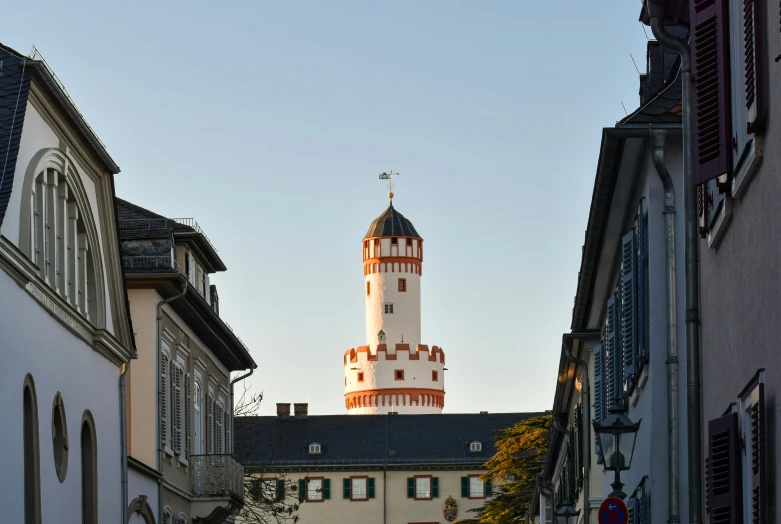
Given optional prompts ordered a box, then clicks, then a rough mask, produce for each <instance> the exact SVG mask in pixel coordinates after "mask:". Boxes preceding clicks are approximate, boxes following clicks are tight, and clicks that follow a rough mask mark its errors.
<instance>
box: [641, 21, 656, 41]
mask: <svg viewBox="0 0 781 524" xmlns="http://www.w3.org/2000/svg"><path fill="white" fill-rule="evenodd" d="M640 27H642V28H643V33H645V38H646V40H653V38H648V33H646V32H645V24H644V23H642V22H640Z"/></svg>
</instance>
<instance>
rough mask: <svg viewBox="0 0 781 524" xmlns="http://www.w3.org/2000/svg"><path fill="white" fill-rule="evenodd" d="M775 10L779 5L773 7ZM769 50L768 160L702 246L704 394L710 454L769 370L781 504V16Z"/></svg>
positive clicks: (772, 518) (775, 493) (773, 515)
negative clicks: (731, 410) (719, 431)
mask: <svg viewBox="0 0 781 524" xmlns="http://www.w3.org/2000/svg"><path fill="white" fill-rule="evenodd" d="M766 5H767V9H768V10H769V11H768V12H769V13H773V12H776V9H777V4H774V3H773V2H770V1H767V2H766ZM766 22H767V28H766V31H765V34H766V35H768V36H770V38H768V42H769V49H768V50H767V52H766V53H765V55H764V56H765V59H766V63H765V64H764V69H765V71H766V74H767V75H768V83H769V86H776V87H775V88H768V89H766V90H765V93H766V94H767V95H768V107H769V112H768V115H767V119H766V122H767V125H766V131H765V136H764V151H763V158H762V163H761V165H760V166H759V169H758V171H757V173H756V174H755V175H754V177H753V178H752V179H751V180H750V181H749V182H747V183H746V182H744V183H743V184H742V187H741V188H740V191H739V193H738V194H737V196H736V198H735V199H734V200H733V202H732V204H733V206H732V220H731V223H730V224H729V226H728V228H727V229H726V231H725V232H724V235H723V237H722V240H721V243H720V244H719V245H718V247H717V248H715V249H714V248H709V247H708V245H707V243H706V242H705V241H701V242H700V297H701V298H700V319H701V323H700V324H701V354H702V395H703V406H702V407H703V409H702V412H703V451H704V453H703V456H705V455H707V454H708V443H707V423H708V420H710V419H713V418H717V417H719V416H721V415H722V414H723V413H724V411H725V410H726V409H727V408H728V407H729V405H730V403H731V402H734V401H735V400H736V398H737V395H738V394H739V393H740V391H741V390H742V389H743V387H744V386H745V385H746V384H747V383H748V382H749V380H750V379H751V378H752V377H753V375H754V374H755V373H756V372H757V370H758V369H759V368H765V376H766V382H765V399H766V403H765V407H766V410H767V423H768V426H767V428H766V432H767V438H768V441H767V445H768V450H769V460H770V464H769V467H768V470H767V471H768V481H769V484H770V485H771V486H775V488H774V489H772V490H771V493H769V499H770V500H771V501H773V500H776V501H778V500H781V499H779V497H781V468H780V467H779V461H780V460H781V450H780V448H779V446H778V439H777V437H776V435H777V434H778V423H777V420H778V415H779V407H778V404H779V402H778V396H779V377H781V363H780V362H779V358H778V348H777V346H778V324H779V318H778V316H779V313H778V312H779V297H781V271H779V268H778V262H779V260H781V243H779V241H778V238H779V236H778V226H779V224H781V208H780V207H779V205H778V197H779V195H781V177H779V171H780V170H781V149H780V148H779V147H778V143H779V138H781V128H780V127H779V122H781V104H779V91H778V89H777V86H779V85H781V71H780V70H779V68H778V67H777V64H775V63H774V62H773V60H772V57H775V56H776V55H777V54H778V43H777V42H778V39H777V37H775V36H773V35H777V34H778V25H777V23H778V19H777V18H775V17H772V16H768V17H767V18H766ZM769 509H770V513H769V514H768V517H767V520H768V522H777V521H778V514H779V513H778V509H777V504H772V503H771V504H770V506H769Z"/></svg>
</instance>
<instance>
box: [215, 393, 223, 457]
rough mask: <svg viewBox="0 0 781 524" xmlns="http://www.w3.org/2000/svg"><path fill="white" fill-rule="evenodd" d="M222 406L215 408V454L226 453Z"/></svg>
mask: <svg viewBox="0 0 781 524" xmlns="http://www.w3.org/2000/svg"><path fill="white" fill-rule="evenodd" d="M222 412H223V409H222V406H219V405H217V406H215V408H214V448H215V449H214V452H215V453H220V454H221V453H224V452H225V447H224V444H225V441H224V440H223V438H224V435H223V427H222V416H223V415H222Z"/></svg>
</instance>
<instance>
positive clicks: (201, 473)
mask: <svg viewBox="0 0 781 524" xmlns="http://www.w3.org/2000/svg"><path fill="white" fill-rule="evenodd" d="M190 467H191V469H190V471H191V474H190V479H191V481H192V493H193V495H195V496H197V497H230V498H232V499H234V500H237V501H239V502H241V503H242V504H243V503H244V466H242V465H241V463H240V462H239V461H237V460H236V459H235V458H233V457H232V456H231V455H191V456H190Z"/></svg>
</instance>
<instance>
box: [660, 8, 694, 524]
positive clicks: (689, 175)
mask: <svg viewBox="0 0 781 524" xmlns="http://www.w3.org/2000/svg"><path fill="white" fill-rule="evenodd" d="M648 13H649V15H650V18H651V31H652V32H653V34H654V36H655V37H656V39H657V40H659V42H661V43H662V44H663V45H665V46H667V47H669V48H670V49H673V50H674V51H675V52H676V53H678V54H679V55H680V56H681V87H682V106H683V107H682V110H683V181H684V190H683V196H684V213H685V215H684V217H685V223H686V230H685V235H686V236H685V247H684V254H685V256H686V272H685V278H686V430H687V431H686V439H687V443H686V444H687V450H688V453H687V455H688V475H689V522H690V523H691V524H700V523H701V522H702V503H703V496H702V411H701V410H702V383H701V379H700V331H699V330H700V318H699V317H700V303H699V302H700V280H699V279H700V276H699V256H700V253H699V249H700V243H699V236H698V235H699V221H698V219H697V190H696V189H695V184H694V170H693V169H692V164H693V157H692V142H693V138H692V112H691V52H690V49H689V45H688V43H687V42H686V41H684V40H682V39H680V38H676V37H674V36H672V35H670V34H669V33H668V32H667V31H665V29H664V12H663V6H660V5H656V4H653V3H649V5H648Z"/></svg>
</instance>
